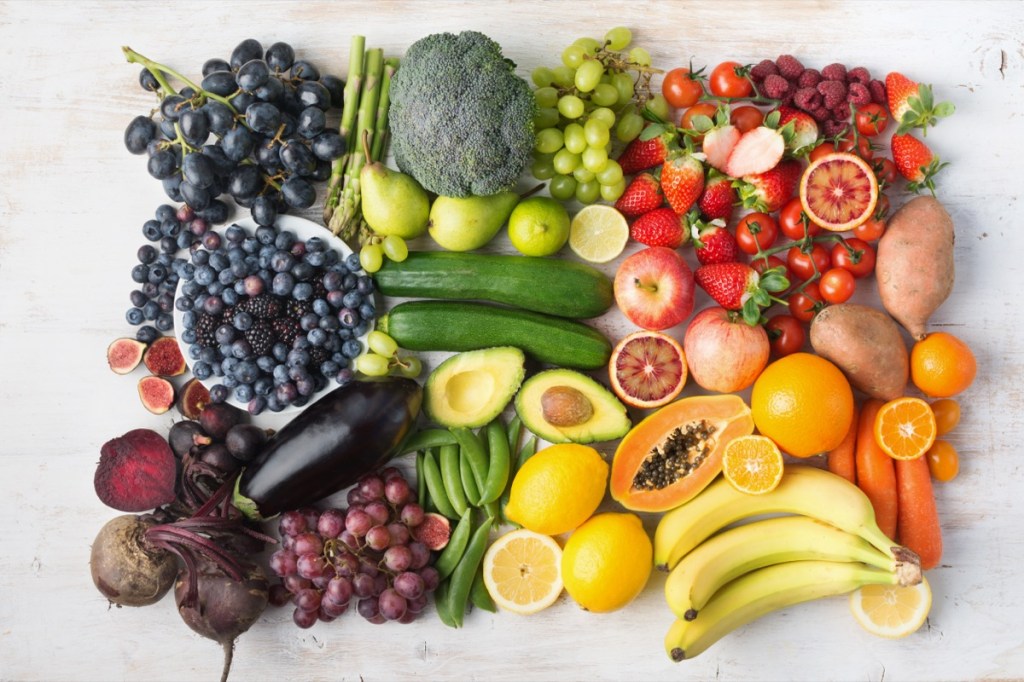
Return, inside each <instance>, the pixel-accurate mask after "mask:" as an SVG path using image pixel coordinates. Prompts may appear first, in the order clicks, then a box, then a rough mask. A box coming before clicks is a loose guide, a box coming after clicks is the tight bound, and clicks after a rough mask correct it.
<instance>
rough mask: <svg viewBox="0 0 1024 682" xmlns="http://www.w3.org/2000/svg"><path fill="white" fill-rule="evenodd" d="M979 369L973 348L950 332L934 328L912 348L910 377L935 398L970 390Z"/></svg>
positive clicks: (924, 391) (915, 383)
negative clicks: (936, 330) (934, 329)
mask: <svg viewBox="0 0 1024 682" xmlns="http://www.w3.org/2000/svg"><path fill="white" fill-rule="evenodd" d="M977 371H978V364H977V361H975V359H974V353H972V352H971V349H970V348H969V347H968V346H967V344H966V343H964V342H963V341H961V340H960V339H958V338H957V337H955V336H953V335H952V334H947V333H946V332H932V333H931V334H929V335H928V336H926V337H924V338H923V339H921V340H920V341H918V342H917V343H915V344H914V347H913V348H912V349H911V351H910V379H911V380H912V381H913V382H914V385H915V386H917V387H918V388H919V389H921V391H922V392H923V393H925V395H929V396H931V397H933V398H948V397H950V396H954V395H956V394H957V393H960V392H962V391H965V390H967V387H968V386H970V385H971V382H973V381H974V375H975V374H976V373H977Z"/></svg>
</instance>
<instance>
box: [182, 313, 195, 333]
mask: <svg viewBox="0 0 1024 682" xmlns="http://www.w3.org/2000/svg"><path fill="white" fill-rule="evenodd" d="M198 319H199V316H198V315H196V313H195V311H194V310H187V311H185V313H184V314H183V315H182V316H181V323H182V325H184V326H185V329H195V326H196V320H198Z"/></svg>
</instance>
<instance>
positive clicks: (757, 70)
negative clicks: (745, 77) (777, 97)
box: [750, 59, 779, 83]
mask: <svg viewBox="0 0 1024 682" xmlns="http://www.w3.org/2000/svg"><path fill="white" fill-rule="evenodd" d="M778 74H779V68H778V67H777V66H775V62H773V61H772V60H770V59H762V60H761V61H760V62H758V63H757V64H755V65H754V66H753V67H752V68H751V69H750V77H751V78H752V79H754V82H755V83H760V82H762V81H763V80H764V79H765V78H767V77H768V76H777V75H778Z"/></svg>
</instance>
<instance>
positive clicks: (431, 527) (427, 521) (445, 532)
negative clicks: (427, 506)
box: [412, 513, 452, 551]
mask: <svg viewBox="0 0 1024 682" xmlns="http://www.w3.org/2000/svg"><path fill="white" fill-rule="evenodd" d="M412 536H413V537H414V538H415V539H416V541H417V542H422V543H423V544H424V545H426V546H427V548H428V549H432V550H434V551H439V550H442V549H444V548H445V547H446V546H447V545H448V540H449V539H450V538H451V536H452V527H451V524H450V523H449V522H448V519H446V518H445V517H443V516H441V515H440V514H434V513H430V514H424V515H423V522H422V523H420V524H419V525H418V526H416V527H415V528H413V529H412Z"/></svg>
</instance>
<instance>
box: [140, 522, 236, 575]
mask: <svg viewBox="0 0 1024 682" xmlns="http://www.w3.org/2000/svg"><path fill="white" fill-rule="evenodd" d="M146 536H147V537H152V538H155V539H158V540H165V541H168V542H176V543H180V544H182V545H185V546H186V547H189V548H190V549H195V550H198V551H200V552H202V553H203V554H205V555H206V556H207V557H209V558H210V560H211V561H213V562H214V563H215V564H217V566H218V567H220V568H221V569H222V570H223V571H224V572H225V573H227V574H228V575H230V576H231V577H232V578H233V579H235V580H239V581H240V580H242V569H241V567H240V566H239V565H238V562H237V561H235V559H234V557H232V556H231V554H230V553H228V552H227V551H226V550H224V549H222V548H221V547H220V546H219V545H217V543H215V542H213V541H211V540H210V539H208V538H205V537H203V536H202V535H199V534H197V533H194V532H192V531H190V530H186V529H183V528H180V527H178V526H176V525H173V524H165V525H162V526H153V527H152V528H150V529H149V530H147V531H146Z"/></svg>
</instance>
